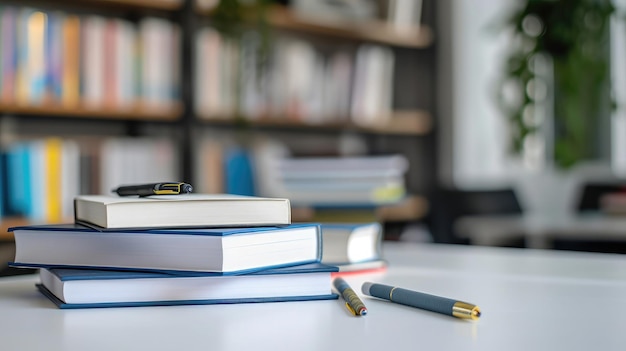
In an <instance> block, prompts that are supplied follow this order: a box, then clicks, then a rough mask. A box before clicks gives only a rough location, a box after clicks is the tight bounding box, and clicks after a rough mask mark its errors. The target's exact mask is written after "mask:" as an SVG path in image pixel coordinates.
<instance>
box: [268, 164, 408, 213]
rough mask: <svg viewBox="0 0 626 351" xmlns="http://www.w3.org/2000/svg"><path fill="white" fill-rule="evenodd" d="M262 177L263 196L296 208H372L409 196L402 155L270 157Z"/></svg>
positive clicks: (405, 165)
mask: <svg viewBox="0 0 626 351" xmlns="http://www.w3.org/2000/svg"><path fill="white" fill-rule="evenodd" d="M264 161H267V166H266V169H264V171H265V172H262V173H261V174H259V176H260V177H262V178H263V179H261V180H260V182H259V183H260V184H261V188H260V191H261V193H262V194H263V195H264V196H272V197H284V198H287V199H289V200H290V201H291V202H292V204H294V205H295V206H313V207H333V208H337V207H344V208H345V207H373V206H380V205H389V204H395V203H398V202H399V201H401V200H402V199H403V198H404V197H405V196H406V194H407V188H406V182H405V178H404V176H405V174H406V172H407V171H408V167H409V163H408V161H407V159H406V157H404V156H403V155H399V154H394V155H378V156H350V157H347V156H346V157H281V156H275V155H271V156H268V157H267V159H264Z"/></svg>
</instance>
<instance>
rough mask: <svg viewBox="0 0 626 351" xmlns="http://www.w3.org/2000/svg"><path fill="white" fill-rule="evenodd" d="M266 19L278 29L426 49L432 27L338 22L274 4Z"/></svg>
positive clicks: (370, 22) (430, 38) (377, 22)
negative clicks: (396, 26)
mask: <svg viewBox="0 0 626 351" xmlns="http://www.w3.org/2000/svg"><path fill="white" fill-rule="evenodd" d="M268 21H269V23H270V25H272V26H274V27H276V28H280V29H286V30H293V31H301V32H306V33H311V34H317V35H327V36H334V37H342V38H346V39H353V40H361V41H370V42H377V43H380V44H386V45H393V46H400V47H407V48H426V47H428V46H430V45H431V44H432V42H433V33H432V30H431V29H430V28H429V27H428V26H425V25H421V26H419V27H417V26H416V27H415V28H409V29H407V30H403V31H400V30H397V29H395V28H393V26H391V25H390V24H388V23H386V22H384V21H380V20H372V21H358V22H357V21H354V22H350V21H346V22H341V23H340V22H337V21H324V20H321V19H315V18H303V17H302V16H300V15H298V14H297V13H295V12H294V11H291V10H289V9H286V8H284V7H274V8H272V9H271V10H270V11H268Z"/></svg>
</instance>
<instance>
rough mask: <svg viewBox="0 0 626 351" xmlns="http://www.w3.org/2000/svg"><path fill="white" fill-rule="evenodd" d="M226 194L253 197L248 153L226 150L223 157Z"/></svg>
mask: <svg viewBox="0 0 626 351" xmlns="http://www.w3.org/2000/svg"><path fill="white" fill-rule="evenodd" d="M225 156H226V157H225V160H224V162H225V167H224V172H225V177H224V179H225V183H226V184H225V185H226V193H228V194H236V195H248V196H253V195H255V193H256V190H255V187H254V168H253V166H252V160H251V159H250V155H249V153H248V152H247V151H246V150H244V149H242V148H233V149H231V150H228V151H227V152H226V155H225Z"/></svg>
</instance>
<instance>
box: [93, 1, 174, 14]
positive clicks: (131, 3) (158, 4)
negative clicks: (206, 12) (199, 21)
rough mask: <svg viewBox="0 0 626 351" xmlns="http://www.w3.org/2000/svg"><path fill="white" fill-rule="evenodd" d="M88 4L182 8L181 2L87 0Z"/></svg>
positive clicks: (167, 9) (168, 9)
mask: <svg viewBox="0 0 626 351" xmlns="http://www.w3.org/2000/svg"><path fill="white" fill-rule="evenodd" d="M89 2H92V3H98V4H104V5H106V4H109V5H116V6H128V7H139V8H146V9H154V10H166V11H176V10H179V9H180V8H182V6H183V0H168V1H163V0H158V1H156V0H89Z"/></svg>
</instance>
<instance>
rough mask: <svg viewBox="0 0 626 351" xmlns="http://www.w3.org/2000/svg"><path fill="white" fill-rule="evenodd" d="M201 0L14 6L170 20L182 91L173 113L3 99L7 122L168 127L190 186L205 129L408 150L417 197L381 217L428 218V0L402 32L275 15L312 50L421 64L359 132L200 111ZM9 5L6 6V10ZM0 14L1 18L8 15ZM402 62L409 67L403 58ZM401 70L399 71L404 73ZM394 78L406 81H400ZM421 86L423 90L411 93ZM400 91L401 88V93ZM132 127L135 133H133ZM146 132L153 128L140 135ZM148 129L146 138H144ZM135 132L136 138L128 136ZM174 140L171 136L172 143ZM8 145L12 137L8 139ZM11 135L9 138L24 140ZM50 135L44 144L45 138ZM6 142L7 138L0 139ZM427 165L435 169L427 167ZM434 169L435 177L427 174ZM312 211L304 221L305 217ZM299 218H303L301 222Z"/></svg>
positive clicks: (285, 12) (2, 235) (280, 10)
mask: <svg viewBox="0 0 626 351" xmlns="http://www.w3.org/2000/svg"><path fill="white" fill-rule="evenodd" d="M198 3H199V2H198V1H196V0H161V1H152V0H88V1H75V0H63V1H59V2H58V3H56V4H55V5H51V4H50V3H47V2H39V1H36V0H28V1H25V2H9V3H8V4H7V5H6V6H13V7H31V8H35V9H37V8H39V6H41V8H42V10H43V11H54V10H55V9H56V6H58V9H59V10H60V11H64V12H68V13H77V14H79V15H80V16H91V15H102V16H104V17H105V18H108V19H111V18H117V17H120V18H122V19H124V20H126V21H129V22H130V23H132V24H134V25H138V23H139V22H140V21H141V19H142V18H145V17H149V16H156V17H157V18H162V19H166V20H167V21H170V22H171V23H173V24H175V25H177V26H179V28H180V36H181V37H180V43H179V45H180V48H181V50H180V51H181V56H180V62H179V63H180V65H181V67H182V69H181V72H180V77H179V78H178V79H180V83H179V84H180V87H179V90H180V91H179V93H178V95H179V96H177V97H176V98H174V99H173V100H172V101H170V103H169V104H167V105H166V106H159V105H155V104H150V103H148V102H146V101H144V100H143V99H142V98H141V97H138V98H136V99H134V100H133V101H132V102H131V103H130V104H127V105H126V106H125V107H123V108H122V107H120V106H115V105H110V104H106V103H105V104H101V105H98V106H99V107H92V105H89V104H87V103H86V102H85V101H80V102H79V103H77V104H74V105H71V104H70V105H68V104H62V103H59V102H58V101H47V100H46V101H45V102H39V103H24V102H19V103H18V102H16V101H13V100H7V99H5V98H0V123H1V122H2V119H3V118H4V116H16V117H18V118H12V122H11V123H21V122H20V119H22V118H26V119H28V118H30V117H31V116H33V117H37V118H39V119H46V120H48V119H49V120H50V121H51V122H52V123H55V124H56V123H58V124H67V125H68V126H71V125H72V124H73V120H75V119H84V120H86V121H89V120H107V121H113V122H112V123H120V124H121V125H124V126H126V127H125V128H123V129H124V130H126V131H127V132H126V133H127V134H130V135H131V136H132V137H143V136H145V137H150V136H151V134H150V133H151V128H150V126H151V124H157V125H158V124H159V122H170V124H168V125H167V127H166V128H165V129H169V134H168V133H166V134H167V135H170V136H169V137H170V138H172V140H173V142H174V143H176V144H177V150H178V152H180V153H182V154H181V155H179V156H180V157H179V159H180V160H183V161H182V162H183V164H182V165H181V169H182V170H183V171H182V175H181V177H182V178H184V179H185V180H191V182H192V183H193V177H194V173H195V171H194V167H196V165H195V164H194V162H195V161H194V157H193V155H190V154H193V153H194V152H197V150H195V149H194V144H193V141H192V139H193V135H194V133H195V132H197V131H198V130H205V129H208V130H212V131H217V133H223V134H236V133H238V130H239V129H240V127H241V125H242V123H243V125H245V127H246V128H245V129H246V130H247V131H252V134H256V133H263V134H267V135H270V136H272V134H273V133H293V134H296V135H315V134H317V133H323V134H326V135H331V137H332V135H336V137H337V138H338V137H339V136H340V135H343V134H345V133H350V134H352V135H357V136H359V137H361V138H363V139H364V140H365V142H366V143H367V144H368V145H369V146H370V147H371V148H370V151H371V152H372V153H376V154H381V153H385V152H400V153H402V151H403V150H409V151H408V155H407V157H409V160H410V161H411V162H412V163H413V162H415V164H416V166H415V167H412V168H413V170H412V172H414V173H415V172H418V173H420V174H418V175H417V176H414V175H412V174H409V175H408V177H409V178H410V181H409V184H408V186H409V190H410V191H411V193H412V194H414V195H413V196H411V197H410V198H409V199H408V200H407V201H404V202H403V203H401V204H398V205H397V206H385V207H382V208H380V209H379V210H378V211H377V216H379V218H381V220H383V221H391V222H410V221H417V220H420V219H422V218H424V217H425V216H426V215H427V213H428V200H427V197H426V196H425V194H424V193H425V192H426V191H427V189H429V188H430V187H431V186H432V184H433V179H434V176H433V175H432V172H433V171H431V170H430V169H431V168H432V169H434V168H435V167H431V166H429V165H430V164H433V160H434V156H433V155H434V152H431V151H428V150H427V151H423V150H422V151H415V149H429V150H430V149H431V148H433V147H434V145H435V143H434V130H435V126H436V118H435V117H434V115H435V112H436V111H434V97H433V96H432V92H431V91H433V90H434V89H432V86H433V83H434V77H433V74H434V73H433V72H434V69H433V67H434V64H435V62H434V50H433V44H434V38H435V35H434V33H433V31H432V29H431V28H432V22H431V21H432V19H433V18H434V4H433V2H431V1H424V4H425V6H426V7H427V8H425V15H424V18H425V19H426V20H425V21H424V22H423V24H421V25H420V26H419V27H415V28H410V29H407V30H405V31H398V30H395V29H393V28H392V27H391V26H389V25H388V24H386V23H385V22H384V21H381V20H368V21H361V22H355V23H337V22H329V21H323V20H318V19H315V18H308V17H307V18H305V17H302V16H300V15H298V14H296V13H295V12H293V11H292V10H290V9H288V8H286V7H284V6H273V7H271V8H269V11H268V14H267V20H268V24H269V26H270V28H271V29H272V31H273V32H275V33H286V34H288V35H290V36H292V37H296V38H300V39H301V40H303V41H307V42H312V43H314V44H313V45H318V44H319V43H322V46H328V45H330V46H333V45H336V46H344V45H346V46H348V47H350V48H352V49H354V48H355V47H357V46H358V45H363V44H375V45H378V46H381V47H385V48H390V49H391V50H399V52H398V62H400V63H399V65H407V62H409V63H408V64H409V65H416V66H420V67H421V68H419V69H417V70H410V71H411V72H412V73H416V76H415V78H411V77H400V78H401V80H404V81H410V82H411V83H410V84H409V85H408V88H407V87H403V86H402V84H403V83H399V84H400V86H399V87H396V89H397V90H398V92H397V94H395V95H394V96H393V97H392V99H393V109H392V110H391V111H390V113H389V114H388V115H387V116H385V118H384V119H383V120H382V121H380V122H375V123H368V124H361V123H355V122H354V121H352V120H350V119H349V117H346V116H337V118H334V117H333V118H328V119H325V120H323V121H314V122H311V121H307V120H302V119H294V118H290V117H288V116H285V117H280V116H276V115H272V116H269V117H271V118H268V116H265V117H263V118H250V119H247V118H246V119H244V120H243V121H241V120H235V119H234V118H231V117H232V115H227V116H223V115H216V114H211V113H203V112H201V111H197V110H196V109H194V103H195V102H196V100H197V97H195V96H194V92H195V90H196V87H195V86H194V82H193V80H194V75H195V73H196V72H194V69H193V67H192V66H193V62H192V61H193V57H194V56H193V55H194V51H195V50H196V48H195V43H194V38H195V36H196V34H197V33H198V31H199V30H200V29H201V28H203V27H204V26H206V24H207V23H209V24H210V22H211V11H210V10H206V9H202V8H200V7H199V6H198ZM2 6H5V5H2ZM0 13H1V11H0ZM401 55H404V56H408V57H409V59H408V60H407V59H406V58H404V59H402V58H400V56H401ZM398 67H400V66H398ZM395 78H398V77H397V75H396V77H394V80H395ZM415 87H419V89H416V90H415V91H413V90H414V89H413V88H415ZM398 88H399V89H398ZM129 126H130V127H129ZM142 127H147V128H142ZM146 130H147V131H146ZM128 131H130V132H128ZM172 135H173V136H172ZM5 137H6V135H5ZM19 137H20V136H19V135H18V136H11V138H10V139H19ZM42 137H46V136H45V135H43V136H42ZM0 141H2V133H0ZM424 165H426V166H428V167H424ZM426 168H428V170H427V171H426V172H428V174H426V175H423V174H421V173H422V172H423V171H422V169H426ZM306 211H307V210H306V209H304V212H302V213H304V215H303V216H302V217H301V219H302V218H306ZM296 215H297V214H296ZM27 223H28V221H27V220H25V219H24V218H21V217H9V218H3V219H2V220H0V240H10V239H11V236H10V235H9V234H8V233H6V228H8V227H10V226H16V225H22V224H27Z"/></svg>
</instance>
